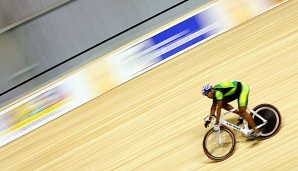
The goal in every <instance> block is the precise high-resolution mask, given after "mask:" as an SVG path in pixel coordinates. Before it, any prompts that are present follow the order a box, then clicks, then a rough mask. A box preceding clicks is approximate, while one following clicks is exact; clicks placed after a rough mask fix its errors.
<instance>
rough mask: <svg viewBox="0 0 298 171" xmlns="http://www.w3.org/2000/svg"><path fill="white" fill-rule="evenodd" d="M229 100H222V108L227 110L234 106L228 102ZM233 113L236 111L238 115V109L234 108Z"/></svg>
mask: <svg viewBox="0 0 298 171" xmlns="http://www.w3.org/2000/svg"><path fill="white" fill-rule="evenodd" d="M229 102H230V101H228V100H227V102H225V100H224V101H223V108H224V109H225V110H226V111H229V110H232V109H234V107H233V106H232V105H230V104H229ZM233 113H236V114H238V115H239V110H238V109H237V110H235V111H234V112H233Z"/></svg>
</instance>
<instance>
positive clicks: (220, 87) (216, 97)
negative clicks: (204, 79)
mask: <svg viewBox="0 0 298 171" xmlns="http://www.w3.org/2000/svg"><path fill="white" fill-rule="evenodd" d="M202 94H203V96H207V97H208V98H210V99H213V103H212V106H211V112H210V117H209V120H207V121H206V122H205V127H206V128H207V127H208V125H209V124H210V122H211V121H210V120H211V119H212V117H211V116H215V115H214V113H215V111H216V109H217V113H216V114H217V116H216V123H215V124H214V127H213V129H214V130H215V131H218V130H219V119H220V114H221V109H222V108H223V109H225V110H231V109H233V106H232V105H230V104H229V102H231V101H234V100H236V99H238V107H239V108H238V109H239V110H236V111H235V112H234V113H236V114H239V115H240V119H239V122H238V124H241V123H242V121H243V119H242V118H241V116H242V117H244V118H245V119H246V120H247V122H248V124H249V126H250V127H251V128H253V132H252V134H251V138H252V139H255V138H256V137H258V136H259V135H260V134H261V131H260V130H258V129H256V124H255V122H254V120H253V118H252V117H251V115H250V114H248V113H247V111H246V108H247V103H248V95H249V86H248V85H246V84H244V83H243V82H239V81H233V80H232V81H225V82H222V83H219V84H216V85H215V86H214V87H213V86H212V85H211V84H210V83H207V84H205V85H204V86H203V87H202ZM238 124H237V125H238Z"/></svg>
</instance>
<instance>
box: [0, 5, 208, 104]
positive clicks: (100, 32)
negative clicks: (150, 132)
mask: <svg viewBox="0 0 298 171" xmlns="http://www.w3.org/2000/svg"><path fill="white" fill-rule="evenodd" d="M178 2H180V0H163V1H155V0H142V1H140V0H109V1H103V0H84V1H83V0H76V1H72V2H70V3H67V4H66V5H64V6H62V7H60V8H57V9H55V10H52V11H51V12H48V13H46V14H45V15H42V16H40V17H38V18H35V19H34V20H31V21H30V22H27V23H25V24H22V25H20V26H18V27H15V28H14V29H12V30H9V31H7V32H5V33H3V34H1V35H0V78H1V80H2V81H1V82H0V92H3V91H5V90H7V89H9V88H11V87H13V86H15V85H17V84H19V83H21V82H23V81H25V80H27V79H28V78H31V77H32V76H34V75H36V74H38V73H40V72H42V71H45V70H46V69H48V68H50V67H52V66H54V65H56V64H58V63H60V62H62V61H64V60H66V59H68V58H70V57H71V56H73V55H76V54H78V53H80V52H82V51H84V50H85V49H87V48H90V47H91V46H93V45H95V44H97V43H99V42H101V41H103V40H105V39H107V38H110V37H111V36H113V35H115V34H117V33H119V32H121V31H123V30H125V29H127V28H129V27H131V26H133V25H135V24H137V23H139V22H141V21H143V20H145V19H147V18H148V17H151V16H153V15H155V14H156V13H159V12H161V11H163V10H165V9H167V8H169V7H171V6H173V5H174V4H177V3H178ZM206 2H208V1H206V0H190V1H188V2H187V3H184V4H183V5H181V6H179V7H177V8H174V9H173V10H171V11H169V12H166V13H164V14H162V15H161V16H159V17H157V18H154V19H152V20H150V21H148V22H146V23H144V24H142V25H140V26H138V27H136V28H134V29H132V30H130V31H128V32H126V33H124V34H122V35H121V36H118V37H116V38H114V39H112V40H110V41H108V42H106V43H104V44H102V45H100V46H98V47H96V48H95V49H93V50H90V51H89V52H87V53H85V54H82V55H81V56H79V57H78V58H75V59H74V60H71V61H69V62H67V63H66V64H63V65H62V66H60V67H58V68H56V69H53V70H51V71H50V72H48V73H46V74H44V75H42V76H41V77H38V78H36V79H34V80H32V81H30V82H28V83H26V84H25V85H23V86H21V87H19V88H17V89H15V90H13V91H10V92H9V93H7V94H5V95H3V96H1V97H0V103H1V104H2V105H4V104H7V103H8V102H10V101H12V100H15V99H16V98H18V97H20V96H23V95H24V94H26V93H28V92H30V91H32V90H34V89H36V88H38V87H40V86H43V85H45V84H46V83H48V82H50V81H52V80H55V79H56V78H58V77H60V76H62V75H64V74H66V73H69V72H71V71H72V70H74V69H76V68H78V67H80V66H83V65H85V64H87V63H88V62H90V61H92V60H94V59H96V58H98V57H100V56H103V55H104V54H107V53H108V52H110V51H112V50H114V49H116V48H118V47H120V46H122V45H124V44H126V43H128V42H130V41H132V40H134V39H136V38H138V37H140V36H142V35H144V34H146V33H148V32H150V31H152V30H154V29H156V28H158V27H160V26H162V25H164V24H166V23H168V22H170V21H172V20H174V19H176V18H177V17H179V16H181V15H183V14H185V13H187V12H189V11H191V10H193V9H195V8H197V7H199V6H201V5H202V4H204V3H206Z"/></svg>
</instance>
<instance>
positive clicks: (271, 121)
mask: <svg viewBox="0 0 298 171" xmlns="http://www.w3.org/2000/svg"><path fill="white" fill-rule="evenodd" d="M253 110H254V111H255V112H257V113H258V114H259V115H260V116H262V117H263V118H264V119H266V120H267V123H266V124H265V125H264V126H263V127H261V128H260V130H261V131H262V134H261V135H260V136H259V137H258V139H259V140H263V139H267V138H270V137H272V136H274V135H275V134H277V132H278V131H279V129H280V126H281V116H280V113H279V111H278V110H277V108H276V107H274V106H272V105H270V104H260V105H258V106H256V107H255V108H254V109H253ZM253 119H254V121H255V123H256V125H259V124H262V123H263V122H262V120H261V119H259V118H258V117H255V116H253Z"/></svg>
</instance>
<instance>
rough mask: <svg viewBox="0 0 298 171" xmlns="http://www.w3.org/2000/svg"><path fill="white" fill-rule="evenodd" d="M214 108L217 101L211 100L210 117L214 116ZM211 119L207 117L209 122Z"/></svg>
mask: <svg viewBox="0 0 298 171" xmlns="http://www.w3.org/2000/svg"><path fill="white" fill-rule="evenodd" d="M216 106H217V100H216V99H213V102H212V106H211V110H210V115H214V114H215V111H216ZM211 119H212V117H211V116H209V120H210V121H211Z"/></svg>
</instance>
